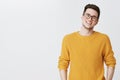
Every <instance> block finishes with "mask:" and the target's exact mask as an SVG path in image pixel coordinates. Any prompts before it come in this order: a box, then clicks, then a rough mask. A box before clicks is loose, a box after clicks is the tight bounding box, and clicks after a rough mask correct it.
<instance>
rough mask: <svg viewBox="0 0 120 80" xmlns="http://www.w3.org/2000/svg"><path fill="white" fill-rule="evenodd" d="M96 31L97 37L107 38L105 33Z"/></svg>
mask: <svg viewBox="0 0 120 80" xmlns="http://www.w3.org/2000/svg"><path fill="white" fill-rule="evenodd" d="M96 33H97V36H98V37H99V38H101V39H103V40H105V41H106V40H107V41H108V40H109V36H108V35H107V34H105V33H101V32H97V31H96Z"/></svg>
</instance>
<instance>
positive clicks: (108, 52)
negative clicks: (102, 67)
mask: <svg viewBox="0 0 120 80" xmlns="http://www.w3.org/2000/svg"><path fill="white" fill-rule="evenodd" d="M103 56H104V61H105V64H106V65H107V66H111V67H115V64H116V59H115V57H114V52H113V50H112V46H111V42H110V39H109V37H108V36H107V35H106V37H105V45H104V50H103Z"/></svg>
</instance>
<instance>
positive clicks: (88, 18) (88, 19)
mask: <svg viewBox="0 0 120 80" xmlns="http://www.w3.org/2000/svg"><path fill="white" fill-rule="evenodd" d="M97 22H98V13H97V11H95V10H94V9H91V8H88V9H86V11H85V13H84V14H83V16H82V25H83V27H84V28H86V29H93V28H94V26H95V25H96V24H97Z"/></svg>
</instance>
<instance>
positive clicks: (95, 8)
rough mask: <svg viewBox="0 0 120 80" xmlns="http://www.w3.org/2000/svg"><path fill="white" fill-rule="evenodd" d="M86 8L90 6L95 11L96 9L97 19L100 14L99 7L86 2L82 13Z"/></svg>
mask: <svg viewBox="0 0 120 80" xmlns="http://www.w3.org/2000/svg"><path fill="white" fill-rule="evenodd" d="M88 8H91V9H94V10H95V11H97V13H98V19H99V16H100V9H99V7H98V6H97V5H95V4H87V5H86V6H85V7H84V11H83V15H84V13H85V11H86V10H87V9H88Z"/></svg>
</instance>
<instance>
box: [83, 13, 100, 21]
mask: <svg viewBox="0 0 120 80" xmlns="http://www.w3.org/2000/svg"><path fill="white" fill-rule="evenodd" d="M84 16H85V18H86V19H91V20H92V21H96V20H97V19H98V17H96V16H91V15H90V14H88V13H86V14H84Z"/></svg>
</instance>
